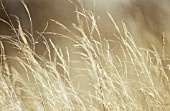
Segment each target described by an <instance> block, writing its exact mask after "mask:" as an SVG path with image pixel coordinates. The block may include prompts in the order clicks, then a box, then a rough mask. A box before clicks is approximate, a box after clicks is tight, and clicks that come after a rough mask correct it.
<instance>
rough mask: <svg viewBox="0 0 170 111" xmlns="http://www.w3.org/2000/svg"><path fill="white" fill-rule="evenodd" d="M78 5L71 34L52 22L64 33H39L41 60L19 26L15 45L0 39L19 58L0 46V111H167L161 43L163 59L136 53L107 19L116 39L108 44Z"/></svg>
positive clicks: (124, 34) (147, 51)
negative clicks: (59, 42) (60, 43)
mask: <svg viewBox="0 0 170 111" xmlns="http://www.w3.org/2000/svg"><path fill="white" fill-rule="evenodd" d="M79 3H80V6H81V7H76V11H75V12H76V14H77V20H78V21H77V24H74V25H73V30H75V31H71V30H72V29H68V28H67V27H66V26H64V25H62V24H61V23H59V22H57V21H55V20H51V22H53V23H55V24H56V25H58V26H60V28H61V29H63V30H64V32H67V33H55V32H46V31H45V30H44V32H41V33H40V37H41V38H42V39H43V40H44V45H45V47H46V49H44V50H46V51H45V52H46V54H45V55H46V57H43V56H42V55H37V54H36V53H35V49H36V45H35V44H34V40H32V39H31V42H32V44H30V43H29V42H28V39H27V37H29V36H30V37H32V38H33V35H31V34H30V35H26V33H25V32H24V31H23V30H22V27H21V25H20V23H19V21H18V26H19V29H18V30H15V29H13V27H11V28H12V29H13V31H14V32H15V36H16V37H17V39H16V38H14V39H13V38H12V36H5V35H0V38H1V40H5V41H7V42H8V43H10V44H11V46H12V47H15V49H17V51H18V52H19V55H18V54H17V55H16V56H9V55H6V53H5V48H4V47H5V46H4V45H3V42H0V46H1V60H0V62H1V66H0V106H1V107H0V110H1V111H27V110H28V111H34V110H35V111H43V110H47V111H124V110H127V111H168V110H170V88H169V78H168V76H167V75H168V73H167V71H168V70H169V69H168V67H166V66H163V60H164V59H165V53H166V52H164V45H165V44H164V42H162V43H163V46H162V50H163V53H162V54H159V53H158V52H156V50H155V51H152V50H150V49H144V48H140V47H138V46H137V45H136V44H135V41H134V40H133V37H132V36H131V34H130V33H129V32H128V29H127V28H126V25H125V24H124V23H122V26H123V32H122V31H120V30H119V27H118V26H117V25H116V23H115V21H114V20H113V18H112V16H111V15H110V14H109V13H108V17H109V18H110V20H111V23H112V24H113V26H114V27H115V28H116V30H113V32H115V33H116V34H113V35H111V36H112V39H107V38H104V37H102V36H101V34H100V31H99V30H102V29H99V28H98V26H97V21H96V19H95V16H94V15H93V13H92V12H91V11H87V10H86V9H84V7H83V4H81V2H79ZM24 6H25V5H24ZM26 9H27V8H26ZM28 13H29V12H28ZM30 20H31V19H30ZM1 21H3V20H1ZM7 24H8V23H7ZM9 24H10V25H11V26H12V23H9ZM103 30H104V29H103ZM46 34H48V35H55V36H57V37H61V38H66V39H67V40H68V41H69V42H70V43H71V47H70V46H69V47H68V46H65V48H63V47H62V48H60V46H59V47H57V45H56V44H55V42H53V40H52V39H49V40H47V39H46V38H45V36H44V35H46ZM68 35H69V36H68ZM48 41H49V42H48ZM68 41H67V42H68ZM113 44H114V46H113ZM34 45H35V46H34ZM162 57H163V58H162ZM166 59H168V58H166ZM11 61H12V62H11Z"/></svg>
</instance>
